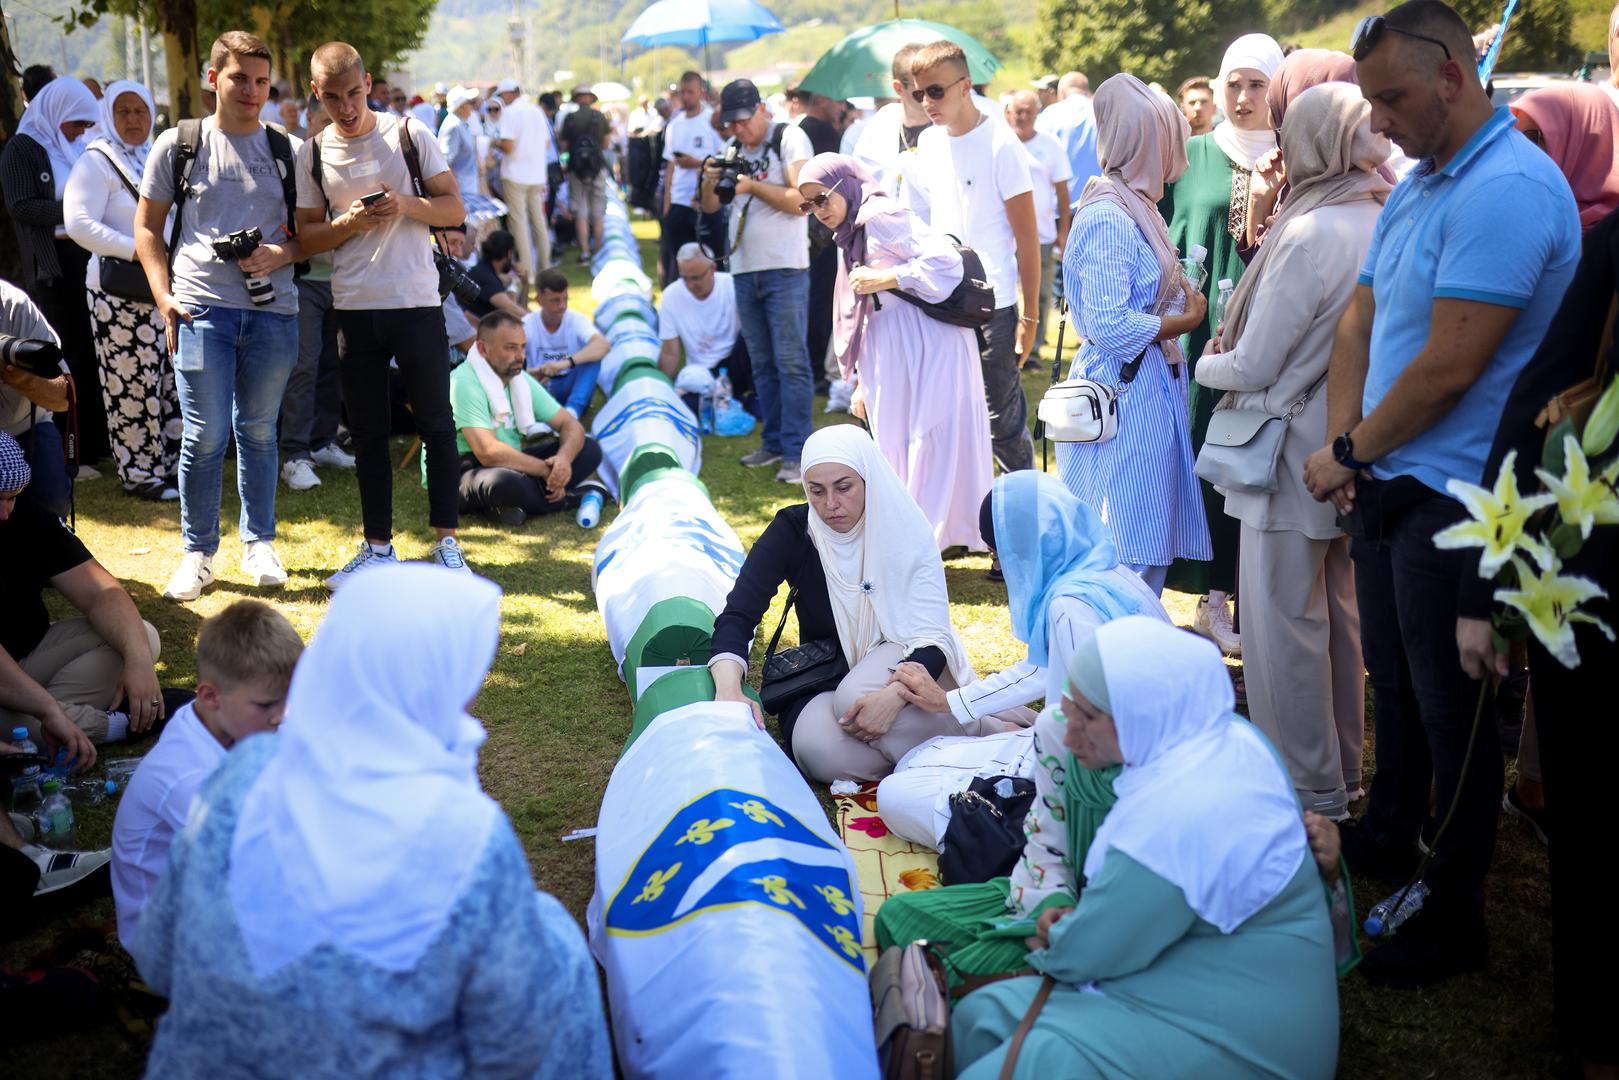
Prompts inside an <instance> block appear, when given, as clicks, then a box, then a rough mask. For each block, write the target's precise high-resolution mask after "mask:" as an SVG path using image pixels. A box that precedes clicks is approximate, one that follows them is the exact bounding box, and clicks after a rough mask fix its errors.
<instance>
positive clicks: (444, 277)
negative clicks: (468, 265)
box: [433, 251, 483, 307]
mask: <svg viewBox="0 0 1619 1080" xmlns="http://www.w3.org/2000/svg"><path fill="white" fill-rule="evenodd" d="M433 263H434V264H435V265H436V266H437V267H438V295H439V299H441V300H442V299H443V298H444V297H446V296H448V295H450V294H451V293H454V294H455V298H456V300H457V301H459V302H460V304H461V306H462V307H471V306H472V305H473V304H475V303H477V302H478V297H480V296H482V295H483V290H482V289H481V288H479V287H478V283H477V282H476V281H473V280H472V275H471V274H469V273H467V272H466V270H465V269H463V268H462V266H461V264H460V263H458V262H456V261H455V260H454V259H452V258H450V256H448V255H446V254H444V252H442V251H435V252H433Z"/></svg>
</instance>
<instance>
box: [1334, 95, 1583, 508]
mask: <svg viewBox="0 0 1619 1080" xmlns="http://www.w3.org/2000/svg"><path fill="white" fill-rule="evenodd" d="M1579 257H1580V216H1579V211H1577V210H1576V209H1575V206H1574V196H1573V194H1572V193H1571V192H1570V191H1569V186H1568V181H1567V180H1566V179H1564V177H1563V174H1562V173H1561V172H1560V171H1558V168H1557V166H1556V165H1554V164H1553V163H1552V159H1551V158H1550V157H1548V156H1547V155H1546V154H1545V153H1544V152H1543V151H1541V150H1539V149H1537V148H1536V147H1535V146H1534V144H1533V143H1531V142H1530V141H1529V140H1528V139H1526V138H1524V137H1523V136H1522V135H1520V134H1519V133H1518V132H1516V131H1514V130H1513V117H1512V113H1511V112H1510V111H1509V110H1507V109H1504V108H1502V109H1497V110H1496V111H1495V115H1494V116H1493V117H1491V118H1490V120H1489V121H1488V122H1487V123H1486V124H1485V125H1484V126H1483V127H1481V128H1479V130H1478V131H1476V132H1474V134H1473V137H1472V138H1471V139H1469V140H1468V141H1467V143H1466V144H1465V145H1464V146H1463V147H1462V148H1461V150H1460V151H1458V152H1457V154H1456V156H1455V157H1453V158H1452V159H1451V160H1450V162H1449V164H1447V165H1446V166H1445V167H1444V168H1443V169H1440V170H1438V171H1437V172H1436V171H1433V168H1432V163H1431V162H1426V161H1425V162H1423V163H1422V164H1421V165H1419V166H1418V167H1417V169H1416V170H1415V171H1413V172H1412V173H1411V175H1410V176H1408V177H1407V178H1406V179H1405V181H1404V182H1403V183H1401V184H1400V185H1399V186H1398V187H1396V188H1395V189H1394V192H1393V193H1392V194H1391V195H1390V196H1389V200H1388V203H1387V205H1385V206H1384V207H1383V213H1382V214H1381V215H1379V217H1378V219H1377V228H1376V230H1375V231H1374V232H1373V233H1372V245H1371V248H1370V250H1368V251H1367V253H1366V262H1365V265H1364V267H1363V268H1362V270H1361V272H1360V282H1361V284H1363V285H1370V286H1371V287H1372V293H1373V295H1374V296H1375V297H1376V300H1377V314H1376V317H1375V318H1374V319H1373V322H1372V341H1371V362H1370V364H1369V366H1368V368H1367V372H1366V388H1365V391H1364V394H1363V396H1362V400H1361V407H1362V409H1363V412H1362V415H1370V414H1371V412H1372V410H1373V409H1375V408H1377V405H1378V403H1379V402H1381V401H1382V400H1383V396H1384V395H1385V394H1387V393H1388V392H1389V388H1390V387H1392V386H1393V385H1394V382H1395V380H1396V379H1398V378H1399V377H1400V373H1401V372H1403V371H1404V370H1405V368H1406V365H1407V364H1409V363H1410V362H1411V361H1412V360H1413V359H1415V357H1416V356H1417V354H1418V353H1420V352H1421V351H1422V349H1423V347H1424V346H1425V345H1426V344H1427V342H1428V333H1429V327H1430V323H1431V322H1432V319H1433V302H1434V301H1435V300H1444V299H1456V300H1476V301H1479V302H1481V303H1485V304H1497V305H1500V306H1502V307H1510V308H1517V309H1519V311H1520V312H1521V314H1520V315H1519V316H1518V318H1517V319H1516V321H1514V322H1513V324H1512V329H1511V330H1509V331H1507V336H1506V338H1505V339H1504V340H1503V341H1502V342H1501V346H1500V348H1499V349H1497V350H1496V353H1495V357H1494V358H1493V359H1492V360H1491V361H1490V364H1489V366H1488V367H1487V368H1485V369H1484V373H1483V374H1482V375H1481V376H1479V379H1478V381H1477V382H1475V383H1474V384H1473V385H1472V387H1471V388H1469V389H1468V391H1467V393H1466V394H1464V395H1463V396H1462V399H1461V400H1460V401H1459V402H1457V404H1456V406H1455V408H1453V409H1452V410H1451V411H1450V412H1449V413H1447V414H1446V415H1445V416H1444V418H1442V419H1441V420H1440V421H1439V422H1438V423H1436V424H1434V426H1433V427H1431V428H1429V429H1428V430H1427V431H1425V432H1423V433H1422V434H1421V435H1418V436H1417V437H1416V438H1415V439H1412V440H1411V441H1410V442H1408V443H1406V444H1405V445H1404V446H1401V447H1399V448H1398V449H1395V450H1392V451H1390V452H1389V453H1388V454H1386V455H1385V456H1384V457H1383V458H1382V459H1381V460H1379V461H1377V462H1376V463H1375V464H1374V465H1373V466H1372V474H1373V475H1374V476H1378V477H1381V478H1384V479H1387V478H1389V477H1393V476H1401V475H1404V476H1414V477H1416V478H1417V479H1418V480H1421V481H1422V482H1423V483H1424V484H1427V485H1428V486H1429V487H1431V488H1433V489H1434V490H1435V491H1439V492H1443V491H1444V490H1445V481H1446V480H1448V479H1450V478H1451V477H1459V478H1461V479H1463V480H1466V481H1468V482H1470V483H1474V484H1476V483H1479V482H1480V480H1481V478H1482V477H1483V474H1484V464H1485V459H1486V458H1487V457H1488V456H1489V453H1490V444H1491V442H1492V441H1493V440H1494V438H1495V429H1496V425H1497V424H1498V423H1500V420H1501V410H1502V408H1503V406H1504V405H1505V403H1506V399H1507V395H1508V393H1510V392H1511V389H1512V384H1513V382H1514V381H1515V380H1516V379H1517V378H1518V373H1519V371H1521V370H1522V369H1523V366H1524V364H1526V363H1528V361H1529V358H1530V356H1532V355H1533V354H1534V351H1535V349H1536V348H1537V347H1538V346H1539V345H1540V339H1541V337H1542V336H1544V335H1545V333H1546V327H1547V326H1548V324H1550V322H1551V319H1552V316H1553V315H1554V314H1555V313H1556V311H1557V308H1558V305H1559V304H1560V303H1561V302H1562V299H1563V291H1564V290H1565V289H1566V288H1567V287H1568V283H1569V281H1570V280H1571V279H1572V278H1573V276H1574V267H1575V264H1576V263H1577V262H1578V261H1579Z"/></svg>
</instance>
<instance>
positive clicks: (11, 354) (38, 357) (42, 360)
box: [0, 334, 62, 379]
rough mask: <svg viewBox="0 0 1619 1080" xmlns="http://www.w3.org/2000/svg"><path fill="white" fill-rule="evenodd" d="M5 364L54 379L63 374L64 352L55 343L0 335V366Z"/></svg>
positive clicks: (44, 377)
mask: <svg viewBox="0 0 1619 1080" xmlns="http://www.w3.org/2000/svg"><path fill="white" fill-rule="evenodd" d="M5 364H10V365H11V366H12V367H15V368H18V369H20V370H22V371H26V372H28V374H30V375H38V376H39V377H40V378H43V379H54V378H56V376H58V375H60V374H61V373H62V350H61V349H60V348H58V347H57V344H56V342H54V341H40V340H38V339H36V338H19V337H12V336H11V335H10V334H0V365H5Z"/></svg>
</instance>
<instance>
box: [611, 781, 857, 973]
mask: <svg viewBox="0 0 1619 1080" xmlns="http://www.w3.org/2000/svg"><path fill="white" fill-rule="evenodd" d="M850 890H851V887H850V882H849V873H848V869H847V866H846V864H845V862H844V856H843V853H842V852H840V851H838V850H837V849H836V848H835V847H834V846H833V845H832V844H830V843H828V842H827V841H826V840H824V839H822V838H821V837H820V836H817V835H816V834H815V833H814V832H812V831H811V830H810V829H809V828H808V827H807V826H805V825H804V823H803V822H801V821H799V820H798V819H797V818H796V817H794V816H793V815H792V814H790V813H788V812H786V811H784V810H782V809H781V808H780V807H779V806H777V805H776V804H774V803H773V802H771V801H770V800H769V799H768V798H766V797H764V796H762V795H757V794H753V793H750V792H744V791H738V790H735V789H733V788H717V789H715V790H713V791H710V792H708V793H707V794H705V795H702V796H699V797H698V798H697V799H695V800H693V801H692V802H690V803H687V804H686V805H685V806H683V807H681V808H680V810H679V811H677V812H676V813H675V815H674V816H673V817H671V818H670V819H669V821H668V823H667V824H666V825H664V827H663V828H662V829H661V830H659V832H658V835H657V837H656V838H655V839H653V841H652V843H651V844H649V845H648V846H647V848H646V850H645V851H644V852H642V854H641V857H640V858H638V859H637V860H636V861H635V865H634V866H633V867H632V868H631V869H630V873H629V876H628V877H627V878H626V879H625V880H624V883H623V885H621V886H620V887H619V889H618V891H617V892H616V893H615V894H614V895H613V898H612V899H611V900H610V901H609V902H608V905H607V919H606V922H607V932H608V933H609V934H617V935H627V936H644V935H649V934H658V933H661V932H663V931H664V930H667V929H669V928H670V927H673V926H677V925H679V924H680V923H682V922H685V921H686V920H687V919H689V918H692V917H693V916H695V915H697V914H699V913H700V912H704V911H712V910H716V909H720V908H728V907H736V906H739V905H742V904H756V905H759V906H761V907H765V908H768V909H771V910H774V911H778V912H780V913H781V914H783V915H786V916H788V917H789V918H792V919H796V920H797V921H798V922H799V923H800V924H801V925H802V926H803V927H804V929H805V930H806V931H808V932H809V933H810V934H811V935H812V936H814V937H815V938H816V939H817V940H819V941H820V942H821V943H822V944H823V945H825V946H826V947H827V948H828V949H829V950H830V951H831V952H832V953H833V954H834V955H836V956H837V957H838V958H839V959H841V960H842V961H843V962H844V963H846V964H848V965H849V966H850V967H853V968H855V969H856V970H857V971H862V972H863V971H864V970H865V959H864V957H863V955H862V953H861V951H860V922H859V916H858V912H857V908H856V905H855V902H854V899H853V897H852V896H851V895H850Z"/></svg>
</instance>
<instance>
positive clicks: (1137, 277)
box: [1057, 202, 1213, 568]
mask: <svg viewBox="0 0 1619 1080" xmlns="http://www.w3.org/2000/svg"><path fill="white" fill-rule="evenodd" d="M1160 273H1161V271H1160V270H1159V267H1158V259H1157V257H1156V256H1155V255H1154V254H1153V252H1152V248H1151V247H1150V246H1149V245H1148V244H1147V241H1146V239H1145V238H1144V237H1143V236H1142V235H1141V232H1140V230H1139V229H1137V228H1136V225H1135V223H1134V222H1133V221H1131V220H1130V217H1129V215H1127V214H1126V213H1125V212H1124V211H1123V210H1122V209H1120V208H1119V207H1117V206H1114V205H1112V204H1111V203H1106V202H1099V203H1098V202H1093V203H1090V204H1088V205H1086V206H1085V207H1083V208H1082V209H1081V210H1080V211H1079V213H1078V214H1077V215H1075V218H1074V224H1073V228H1072V229H1071V230H1070V231H1069V234H1068V247H1067V249H1066V250H1065V251H1064V253H1063V289H1064V291H1065V292H1066V294H1067V298H1068V307H1069V310H1070V311H1071V312H1073V319H1074V326H1075V328H1076V329H1077V330H1078V332H1079V334H1080V336H1081V337H1082V338H1083V343H1082V344H1081V345H1080V347H1079V351H1078V353H1077V354H1076V355H1075V357H1074V361H1073V365H1072V366H1071V367H1070V368H1069V372H1068V376H1069V378H1076V377H1082V378H1087V379H1095V380H1097V381H1098V382H1105V383H1108V384H1110V385H1112V384H1114V383H1117V382H1118V378H1119V371H1120V369H1121V368H1122V367H1123V366H1124V365H1125V364H1127V363H1129V362H1130V361H1131V360H1134V359H1135V358H1136V357H1137V356H1138V355H1141V354H1142V352H1143V351H1145V359H1144V361H1143V362H1142V365H1141V370H1140V372H1139V374H1137V376H1136V378H1135V381H1134V382H1132V383H1131V384H1130V387H1129V389H1128V390H1127V391H1126V393H1125V395H1124V397H1123V398H1122V399H1121V400H1120V401H1119V431H1118V435H1116V436H1115V437H1114V438H1113V439H1112V440H1111V441H1109V442H1105V443H1058V444H1057V467H1058V470H1059V472H1060V473H1061V475H1062V480H1063V483H1064V484H1065V485H1067V487H1068V490H1069V491H1072V492H1073V493H1074V495H1075V497H1076V498H1078V499H1079V500H1080V501H1081V502H1084V503H1085V504H1086V505H1087V506H1089V507H1091V508H1092V509H1093V510H1095V511H1096V512H1097V513H1098V514H1100V515H1101V517H1102V519H1103V520H1104V521H1106V522H1107V523H1108V524H1109V525H1110V526H1112V528H1113V535H1114V539H1115V541H1116V542H1117V544H1118V547H1119V561H1120V562H1123V563H1125V564H1126V565H1129V566H1132V567H1136V568H1143V567H1148V566H1166V565H1168V564H1169V563H1171V562H1173V561H1174V560H1176V559H1178V558H1179V559H1208V558H1211V557H1212V554H1213V553H1212V551H1211V549H1210V545H1209V528H1208V522H1207V521H1206V520H1205V518H1204V516H1203V500H1202V497H1201V496H1200V494H1199V492H1198V486H1197V477H1196V476H1195V475H1194V474H1193V472H1192V439H1191V432H1190V429H1189V423H1188V419H1187V396H1186V392H1187V385H1186V372H1185V371H1184V370H1176V371H1172V370H1171V369H1170V367H1169V365H1168V364H1166V363H1165V362H1164V351H1163V348H1162V347H1161V346H1160V345H1159V344H1158V343H1157V342H1156V341H1154V338H1156V337H1157V336H1158V327H1159V316H1158V315H1157V314H1153V313H1152V308H1153V304H1154V302H1155V301H1156V299H1157V296H1158V282H1159V277H1160ZM1184 302H1185V301H1184V299H1183V298H1181V297H1180V296H1176V297H1174V298H1173V299H1172V300H1171V302H1170V306H1169V310H1168V311H1166V312H1165V314H1174V313H1177V312H1179V311H1180V310H1181V309H1182V305H1183V304H1184Z"/></svg>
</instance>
